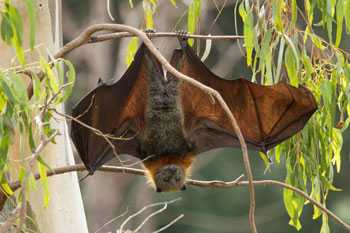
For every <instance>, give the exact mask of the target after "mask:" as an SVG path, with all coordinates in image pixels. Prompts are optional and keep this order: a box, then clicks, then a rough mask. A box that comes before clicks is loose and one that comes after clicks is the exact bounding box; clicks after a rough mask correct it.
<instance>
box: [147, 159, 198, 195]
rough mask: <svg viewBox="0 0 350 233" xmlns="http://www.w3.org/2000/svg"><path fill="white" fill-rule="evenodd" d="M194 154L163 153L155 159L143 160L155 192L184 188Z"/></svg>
mask: <svg viewBox="0 0 350 233" xmlns="http://www.w3.org/2000/svg"><path fill="white" fill-rule="evenodd" d="M193 159H194V154H192V153H188V154H185V155H177V156H176V155H168V156H166V155H163V156H159V157H158V158H157V159H156V160H150V161H144V162H143V164H144V166H145V170H146V171H147V175H148V178H149V180H150V182H151V183H152V184H153V185H154V187H155V189H156V191H157V192H174V191H181V190H185V189H186V186H185V181H186V177H187V176H189V173H190V172H189V171H190V167H191V164H192V161H193Z"/></svg>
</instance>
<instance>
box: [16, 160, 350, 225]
mask: <svg viewBox="0 0 350 233" xmlns="http://www.w3.org/2000/svg"><path fill="white" fill-rule="evenodd" d="M98 170H99V171H103V172H111V173H124V174H133V175H139V176H145V174H146V173H145V171H144V170H141V169H136V168H128V167H118V166H102V167H100V168H99V169H98ZM74 171H86V168H85V166H84V164H77V165H70V166H64V167H58V168H55V169H52V170H51V171H48V172H47V176H55V175H60V174H64V173H69V172H74ZM34 177H35V179H37V180H38V179H40V175H39V174H35V175H34ZM242 178H243V176H242V175H241V176H239V177H238V178H236V179H235V180H233V181H221V180H212V181H201V180H192V179H188V180H186V184H187V185H190V186H196V187H200V188H224V189H228V188H234V187H241V186H249V181H242ZM253 185H257V186H266V185H273V186H278V187H280V188H285V189H289V190H292V191H293V192H295V193H297V194H299V195H300V196H302V197H304V198H305V199H306V200H308V201H309V202H310V203H311V204H312V205H314V206H316V207H318V208H319V209H320V210H321V211H322V212H323V213H325V214H327V215H328V216H329V217H331V218H332V219H333V220H334V221H336V222H338V223H339V224H340V225H342V226H343V227H344V228H345V229H346V230H347V231H350V225H349V224H348V223H346V222H345V221H343V220H342V219H341V218H339V217H338V216H337V215H335V214H334V213H333V212H332V211H330V210H329V209H327V208H326V207H324V206H323V205H322V204H321V203H320V202H318V201H316V200H315V199H313V198H312V197H311V196H309V195H308V194H307V193H306V192H304V191H302V190H301V189H298V188H296V187H293V186H291V185H289V184H286V183H284V182H282V181H277V180H255V181H253ZM20 186H21V184H20V182H19V181H16V182H12V183H11V184H10V187H11V188H12V189H13V190H14V191H15V190H16V189H18V188H20Z"/></svg>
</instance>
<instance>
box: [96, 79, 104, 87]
mask: <svg viewBox="0 0 350 233" xmlns="http://www.w3.org/2000/svg"><path fill="white" fill-rule="evenodd" d="M104 84H105V83H104V82H103V80H102V78H98V81H97V85H104Z"/></svg>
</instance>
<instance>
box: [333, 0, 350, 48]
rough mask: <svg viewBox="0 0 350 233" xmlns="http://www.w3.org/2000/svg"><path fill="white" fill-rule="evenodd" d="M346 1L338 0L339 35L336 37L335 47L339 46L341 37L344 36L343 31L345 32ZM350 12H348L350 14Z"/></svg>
mask: <svg viewBox="0 0 350 233" xmlns="http://www.w3.org/2000/svg"><path fill="white" fill-rule="evenodd" d="M343 8H344V1H343V0H341V1H339V0H338V1H337V8H336V9H337V10H336V11H337V35H336V38H335V47H339V44H340V41H341V38H342V33H343V19H344V11H343ZM349 13H350V12H347V14H349Z"/></svg>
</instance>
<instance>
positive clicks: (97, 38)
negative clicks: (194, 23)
mask: <svg viewBox="0 0 350 233" xmlns="http://www.w3.org/2000/svg"><path fill="white" fill-rule="evenodd" d="M147 34H148V36H149V37H150V38H153V37H178V36H179V35H180V34H179V33H177V32H154V33H147ZM133 36H135V35H134V34H131V33H129V32H117V33H104V34H100V35H95V36H91V37H90V39H89V40H88V43H97V42H103V41H107V40H113V39H119V38H123V37H133ZM181 36H183V37H185V38H194V39H205V40H208V39H209V40H237V39H243V38H244V37H243V36H239V35H215V36H212V35H194V34H187V35H182V34H181Z"/></svg>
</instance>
